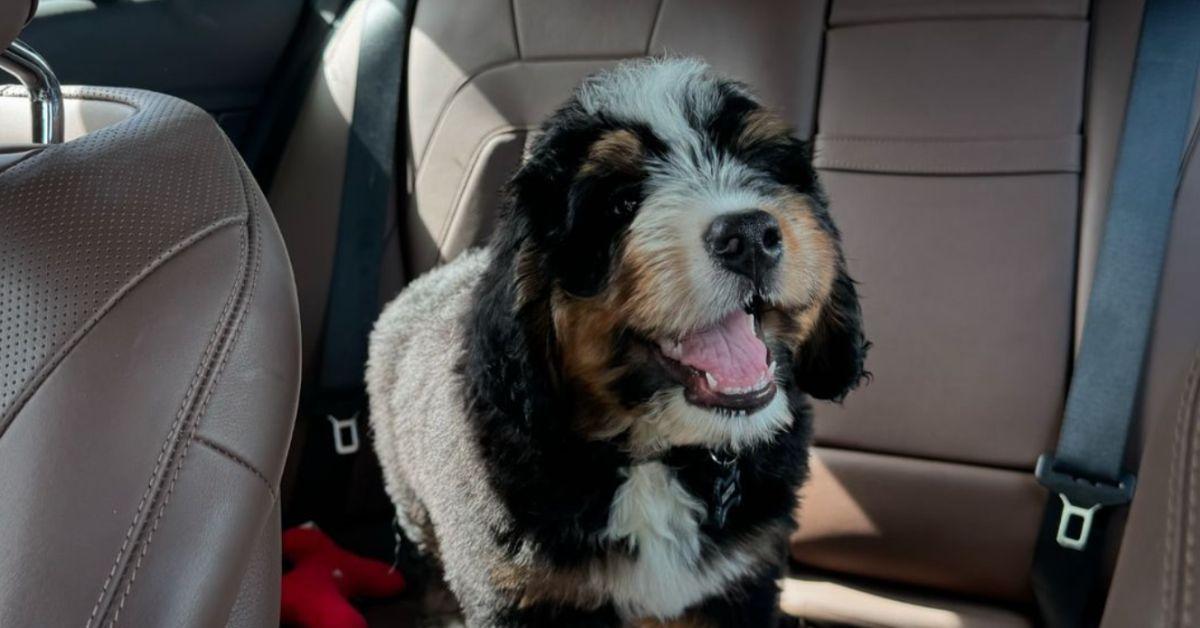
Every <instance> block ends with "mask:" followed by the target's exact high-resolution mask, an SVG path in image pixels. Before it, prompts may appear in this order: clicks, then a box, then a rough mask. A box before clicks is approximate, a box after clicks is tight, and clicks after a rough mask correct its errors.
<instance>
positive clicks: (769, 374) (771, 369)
mask: <svg viewBox="0 0 1200 628" xmlns="http://www.w3.org/2000/svg"><path fill="white" fill-rule="evenodd" d="M767 377H769V378H771V379H775V360H771V366H768V367H767Z"/></svg>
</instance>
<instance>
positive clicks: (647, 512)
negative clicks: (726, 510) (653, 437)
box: [593, 462, 752, 619]
mask: <svg viewBox="0 0 1200 628" xmlns="http://www.w3.org/2000/svg"><path fill="white" fill-rule="evenodd" d="M625 475H626V479H625V482H624V483H622V484H621V486H620V487H619V488H618V489H617V492H616V495H615V497H614V498H613V503H612V507H611V508H610V510H609V515H608V529H607V530H606V532H605V536H606V538H607V540H609V541H610V542H612V543H614V544H619V543H625V544H628V545H629V546H631V547H632V548H634V549H635V550H636V558H635V559H632V560H631V559H629V558H626V557H614V558H612V559H610V560H608V561H606V562H605V563H604V564H603V565H601V566H599V567H597V569H596V571H595V572H594V576H593V577H594V580H593V582H594V584H595V586H596V587H597V588H599V589H601V590H603V591H604V592H605V593H607V594H608V596H609V597H610V598H611V599H612V600H613V602H614V603H615V605H616V606H617V608H618V610H619V611H620V612H621V613H622V614H623V615H625V616H627V617H631V618H632V617H657V618H660V619H667V618H671V617H674V616H677V615H679V614H680V613H682V612H683V611H684V610H686V609H687V608H688V607H690V606H692V605H694V604H696V603H697V602H700V601H701V600H703V599H705V598H707V597H709V596H711V595H714V594H716V593H719V592H720V591H721V590H722V589H723V588H724V587H725V586H727V585H728V584H729V582H730V581H731V580H733V579H735V578H738V577H739V576H742V575H743V574H745V573H746V572H747V570H748V568H749V567H750V565H751V562H752V561H751V558H750V557H749V556H748V555H746V554H745V553H744V552H741V551H734V552H731V553H729V554H727V555H722V556H717V557H712V558H708V559H706V560H705V561H704V564H703V565H701V561H700V550H701V536H700V522H701V521H702V520H703V518H704V517H705V515H706V508H705V506H704V504H703V503H702V502H700V500H698V499H696V498H695V497H694V496H693V495H692V494H691V493H689V492H688V491H687V489H685V488H684V487H683V485H682V484H681V483H680V482H679V480H678V479H677V478H676V477H675V472H674V471H672V470H671V469H670V468H668V467H667V466H665V465H663V464H662V463H660V462H648V463H643V464H639V465H635V466H632V467H630V468H629V469H628V471H627V472H626V474H625Z"/></svg>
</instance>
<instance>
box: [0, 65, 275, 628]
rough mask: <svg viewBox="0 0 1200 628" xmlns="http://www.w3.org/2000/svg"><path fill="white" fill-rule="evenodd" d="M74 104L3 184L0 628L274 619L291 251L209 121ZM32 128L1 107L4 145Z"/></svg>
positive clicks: (165, 110)
mask: <svg viewBox="0 0 1200 628" xmlns="http://www.w3.org/2000/svg"><path fill="white" fill-rule="evenodd" d="M66 97H67V103H68V105H67V108H68V112H69V114H70V115H71V116H72V117H73V119H74V120H75V121H76V124H73V125H70V126H68V138H67V141H66V142H64V143H62V144H55V145H48V146H43V147H36V148H34V149H33V150H31V151H29V154H28V155H26V156H24V158H23V159H21V160H20V161H18V162H16V163H15V164H9V165H7V167H6V168H4V169H3V170H2V171H0V234H2V235H0V240H3V246H0V303H3V306H0V478H3V479H2V480H0V504H3V506H0V546H2V547H4V548H5V551H4V552H3V554H2V555H0V572H2V573H4V574H7V575H6V576H4V577H0V625H5V626H34V625H41V626H60V625H87V626H100V625H105V626H111V625H117V624H122V625H131V626H156V625H172V626H214V625H221V624H223V623H225V622H226V621H227V620H228V619H229V618H230V613H231V609H233V607H234V603H235V600H236V599H238V598H239V597H241V598H242V601H241V602H239V605H238V608H239V615H238V617H239V618H243V619H245V618H249V619H250V621H252V622H254V623H256V624H258V625H266V624H269V623H271V622H274V621H277V619H275V618H276V617H277V615H278V589H277V587H278V581H279V576H278V572H279V568H280V565H279V562H278V525H279V523H278V511H277V510H276V509H275V502H276V497H277V491H278V482H279V474H280V472H281V468H282V464H283V459H284V456H285V454H286V447H287V442H288V438H289V435H290V432H291V425H292V418H293V416H294V410H295V402H296V395H297V392H298V381H299V346H298V344H299V343H298V339H299V338H298V319H297V315H296V304H295V292H294V285H293V282H292V278H291V271H290V268H289V266H288V264H287V259H286V256H285V254H284V251H283V244H282V240H281V239H280V237H279V234H278V231H277V230H276V228H275V225H274V221H273V219H272V217H271V215H270V212H269V210H268V209H267V206H266V203H265V200H264V199H263V197H262V194H261V193H260V192H259V190H258V188H257V186H256V185H255V184H254V181H253V179H252V178H251V177H250V175H249V173H248V171H247V170H246V168H245V166H244V165H243V164H242V162H241V160H240V158H239V157H238V156H237V154H236V152H235V151H234V150H233V148H232V146H231V144H230V143H229V141H228V140H227V138H225V136H224V135H223V134H222V133H221V131H220V130H219V128H218V127H217V125H216V124H215V122H214V121H213V120H212V119H211V118H210V117H209V116H208V115H207V114H205V113H204V112H203V111H201V110H199V109H198V108H196V107H194V106H192V105H190V104H187V103H184V102H182V101H180V100H177V99H174V98H170V97H166V96H161V95H158V94H152V93H148V92H140V91H136V90H123V89H103V88H69V89H67V90H66ZM28 124H29V106H28V102H27V99H26V97H25V95H24V92H23V91H22V90H19V89H16V88H4V89H3V90H0V129H3V131H2V133H0V137H2V138H3V139H0V141H8V138H10V137H12V136H13V135H17V134H20V135H23V136H24V137H25V138H26V140H25V141H27V134H28V129H29V126H28ZM255 548H257V549H255ZM252 561H260V562H263V564H262V565H261V566H256V567H255V569H265V570H266V572H265V573H266V574H268V576H267V577H261V578H257V579H254V578H250V577H247V576H246V574H247V573H248V572H251V571H253V570H252V569H251V564H252ZM264 561H265V562H264ZM243 585H247V586H252V588H249V589H247V590H245V591H241V588H242V586H243Z"/></svg>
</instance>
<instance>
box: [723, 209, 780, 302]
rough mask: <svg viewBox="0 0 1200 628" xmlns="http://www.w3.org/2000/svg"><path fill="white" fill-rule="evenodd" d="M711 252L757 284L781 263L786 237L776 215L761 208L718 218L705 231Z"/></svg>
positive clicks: (733, 269)
mask: <svg viewBox="0 0 1200 628" xmlns="http://www.w3.org/2000/svg"><path fill="white" fill-rule="evenodd" d="M704 242H705V244H706V245H707V246H708V252H709V254H711V255H712V256H713V258H714V259H716V260H717V263H719V264H720V265H721V266H723V267H724V268H727V269H729V270H731V271H733V272H735V273H737V274H739V275H744V276H746V277H748V278H750V280H752V281H753V282H754V283H755V285H757V284H758V283H759V282H760V281H762V279H763V278H764V277H766V275H767V273H769V272H770V271H771V270H772V269H774V268H775V266H776V265H777V264H778V263H779V258H780V257H781V256H782V255H783V240H782V238H781V237H780V234H779V223H778V222H777V221H776V220H775V217H774V216H772V215H771V214H768V213H767V212H765V211H762V210H761V209H754V210H750V211H744V212H737V213H733V214H725V215H723V216H719V217H717V219H716V220H714V221H712V224H711V225H709V226H708V232H707V233H705V234H704Z"/></svg>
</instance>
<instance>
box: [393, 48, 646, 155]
mask: <svg viewBox="0 0 1200 628" xmlns="http://www.w3.org/2000/svg"><path fill="white" fill-rule="evenodd" d="M636 58H638V55H624V54H616V55H588V56H580V57H570V56H548V57H538V58H536V59H504V60H503V61H497V62H495V63H491V64H488V65H485V66H483V67H481V68H479V70H477V71H476V72H475V74H472V75H471V76H468V77H466V78H464V79H463V80H462V82H461V83H459V84H458V85H457V86H455V88H454V91H453V92H451V93H450V95H449V96H447V97H446V99H445V100H444V101H443V103H442V107H441V108H440V109H438V114H437V119H436V120H434V121H433V127H431V128H430V130H429V134H428V135H427V136H426V137H425V141H424V147H423V149H422V151H423V152H422V153H421V159H420V160H419V161H418V162H417V164H416V166H415V167H414V168H413V172H414V176H415V173H417V172H420V171H422V170H424V169H425V165H426V163H428V161H429V153H430V150H429V148H430V147H431V146H433V144H434V141H435V139H436V138H437V136H438V135H440V134H441V132H442V127H444V126H445V123H446V112H447V111H449V110H450V107H451V105H453V104H454V102H455V101H457V100H458V97H459V96H461V95H462V93H463V92H464V91H465V90H466V89H467V87H468V86H470V85H471V84H472V83H474V82H476V81H478V80H479V79H480V78H482V77H483V76H484V75H486V74H491V73H492V72H495V71H497V70H503V69H506V68H509V67H516V66H520V65H540V64H549V63H597V62H605V61H625V60H628V59H636ZM414 149H415V147H414Z"/></svg>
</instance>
